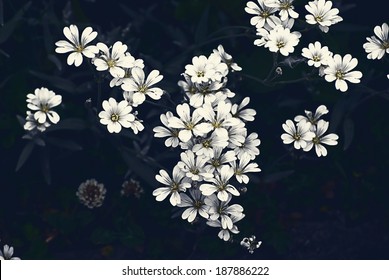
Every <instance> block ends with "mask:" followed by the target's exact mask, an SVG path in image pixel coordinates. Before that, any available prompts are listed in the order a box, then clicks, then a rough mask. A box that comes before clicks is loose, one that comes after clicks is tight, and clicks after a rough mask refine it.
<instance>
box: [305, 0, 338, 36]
mask: <svg viewBox="0 0 389 280" xmlns="http://www.w3.org/2000/svg"><path fill="white" fill-rule="evenodd" d="M305 9H306V10H307V11H308V12H309V13H310V14H308V15H306V16H305V20H306V22H307V23H308V24H312V25H318V26H319V29H320V30H321V31H323V32H325V33H327V32H328V30H329V26H331V25H333V24H336V23H338V22H341V21H342V20H343V18H342V17H340V16H339V15H338V13H339V10H338V9H337V8H332V1H326V0H314V1H310V2H308V5H305Z"/></svg>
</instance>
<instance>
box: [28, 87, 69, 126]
mask: <svg viewBox="0 0 389 280" xmlns="http://www.w3.org/2000/svg"><path fill="white" fill-rule="evenodd" d="M61 102H62V96H61V95H58V94H55V92H54V91H52V90H49V89H47V88H45V87H41V88H37V89H35V91H34V94H32V93H29V94H27V103H28V104H27V107H28V108H29V109H30V110H33V111H36V112H35V113H34V118H35V119H36V120H37V122H38V123H40V124H43V123H45V122H46V120H47V118H48V119H49V120H50V122H51V123H53V124H56V123H57V122H58V121H59V119H60V118H59V115H58V114H57V113H56V112H54V111H53V110H51V108H54V107H56V106H58V105H59V104H61Z"/></svg>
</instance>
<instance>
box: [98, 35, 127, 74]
mask: <svg viewBox="0 0 389 280" xmlns="http://www.w3.org/2000/svg"><path fill="white" fill-rule="evenodd" d="M97 47H98V48H99V50H100V51H101V52H102V54H101V55H100V56H99V57H97V58H95V59H94V60H93V64H94V65H95V66H96V70H97V71H106V70H108V71H109V73H110V74H111V75H112V77H120V78H122V77H124V75H125V71H124V69H123V68H131V65H132V64H133V61H132V56H128V55H126V51H127V45H125V44H123V43H122V42H120V41H117V42H116V43H115V44H113V46H112V49H111V50H110V49H109V48H108V46H107V45H106V44H104V43H97Z"/></svg>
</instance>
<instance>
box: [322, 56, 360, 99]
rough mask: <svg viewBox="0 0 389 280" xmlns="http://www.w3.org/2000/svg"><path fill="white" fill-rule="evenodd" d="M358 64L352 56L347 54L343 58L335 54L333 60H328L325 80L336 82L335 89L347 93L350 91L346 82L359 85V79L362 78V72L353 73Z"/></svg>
mask: <svg viewBox="0 0 389 280" xmlns="http://www.w3.org/2000/svg"><path fill="white" fill-rule="evenodd" d="M357 64H358V60H357V59H356V58H352V56H351V55H350V54H346V55H345V56H344V57H343V58H342V57H341V56H340V55H339V54H335V55H334V56H333V58H332V59H329V60H328V67H327V68H325V69H324V74H325V77H324V78H325V79H326V81H327V82H333V81H335V88H336V89H338V90H340V91H342V92H345V91H347V89H348V86H347V83H346V81H349V82H350V83H359V82H360V80H359V79H360V78H362V72H360V71H351V70H352V69H354V68H355V67H356V66H357ZM350 71H351V72H350Z"/></svg>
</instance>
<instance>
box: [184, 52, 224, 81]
mask: <svg viewBox="0 0 389 280" xmlns="http://www.w3.org/2000/svg"><path fill="white" fill-rule="evenodd" d="M227 73H228V67H227V65H226V64H225V63H222V61H221V58H220V56H219V55H215V54H211V55H210V56H209V58H207V57H206V56H204V55H200V56H195V57H193V58H192V64H188V65H186V66H185V74H187V75H189V76H190V78H191V81H192V82H193V83H198V84H201V83H208V82H210V81H215V80H216V81H220V80H221V78H222V77H223V76H226V75H227Z"/></svg>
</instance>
